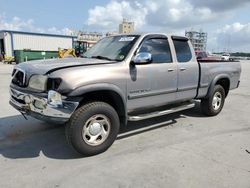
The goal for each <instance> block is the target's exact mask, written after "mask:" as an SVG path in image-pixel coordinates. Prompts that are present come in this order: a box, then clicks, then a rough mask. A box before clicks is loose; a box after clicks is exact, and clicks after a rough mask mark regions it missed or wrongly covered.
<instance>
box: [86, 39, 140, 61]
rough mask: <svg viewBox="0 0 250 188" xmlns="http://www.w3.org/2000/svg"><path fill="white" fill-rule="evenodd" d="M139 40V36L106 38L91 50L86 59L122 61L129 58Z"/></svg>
mask: <svg viewBox="0 0 250 188" xmlns="http://www.w3.org/2000/svg"><path fill="white" fill-rule="evenodd" d="M138 38H139V36H138V35H122V36H112V37H105V38H103V39H102V40H100V41H99V42H98V43H97V44H95V45H94V46H93V47H92V48H90V49H89V50H88V51H87V52H86V53H85V54H84V57H87V58H97V59H106V60H115V61H122V60H124V59H125V58H126V57H127V55H128V53H129V51H130V50H131V48H132V47H133V45H134V44H135V42H136V41H137V39H138Z"/></svg>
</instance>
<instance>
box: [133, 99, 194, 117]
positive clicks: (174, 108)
mask: <svg viewBox="0 0 250 188" xmlns="http://www.w3.org/2000/svg"><path fill="white" fill-rule="evenodd" d="M194 106H195V103H194V102H192V103H188V104H187V103H186V104H185V105H181V106H177V107H173V108H170V109H167V110H163V111H157V112H151V113H148V114H140V115H136V116H128V121H141V120H144V119H149V118H154V117H158V116H163V115H167V114H172V113H174V112H179V111H182V110H186V109H190V108H193V107H194Z"/></svg>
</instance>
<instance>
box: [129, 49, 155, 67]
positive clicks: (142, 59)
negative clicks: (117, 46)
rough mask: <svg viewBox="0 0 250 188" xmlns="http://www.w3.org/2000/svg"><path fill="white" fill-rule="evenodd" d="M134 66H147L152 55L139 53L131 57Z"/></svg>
mask: <svg viewBox="0 0 250 188" xmlns="http://www.w3.org/2000/svg"><path fill="white" fill-rule="evenodd" d="M132 61H133V63H134V64H148V63H151V62H152V54H151V53H148V52H140V53H138V54H136V55H135V56H134V57H133V60H132Z"/></svg>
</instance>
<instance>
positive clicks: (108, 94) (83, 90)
mask: <svg viewBox="0 0 250 188" xmlns="http://www.w3.org/2000/svg"><path fill="white" fill-rule="evenodd" d="M123 93H124V92H123V91H122V90H121V89H120V88H119V87H118V86H116V85H113V84H108V83H104V84H91V85H86V86H82V87H79V88H77V89H75V90H74V91H72V92H71V93H69V95H68V96H69V97H78V98H80V101H79V102H80V103H79V106H81V105H82V104H84V103H86V102H89V101H103V102H106V103H108V104H110V105H111V106H112V107H113V108H114V109H115V110H116V111H117V113H118V116H119V118H120V123H121V125H126V124H127V107H126V98H125V97H124V94H123Z"/></svg>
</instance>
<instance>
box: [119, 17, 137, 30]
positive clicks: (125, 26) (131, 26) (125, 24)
mask: <svg viewBox="0 0 250 188" xmlns="http://www.w3.org/2000/svg"><path fill="white" fill-rule="evenodd" d="M134 30H135V23H134V22H131V21H129V20H127V19H125V18H123V21H122V23H121V24H119V33H120V34H122V33H132V32H134Z"/></svg>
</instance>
